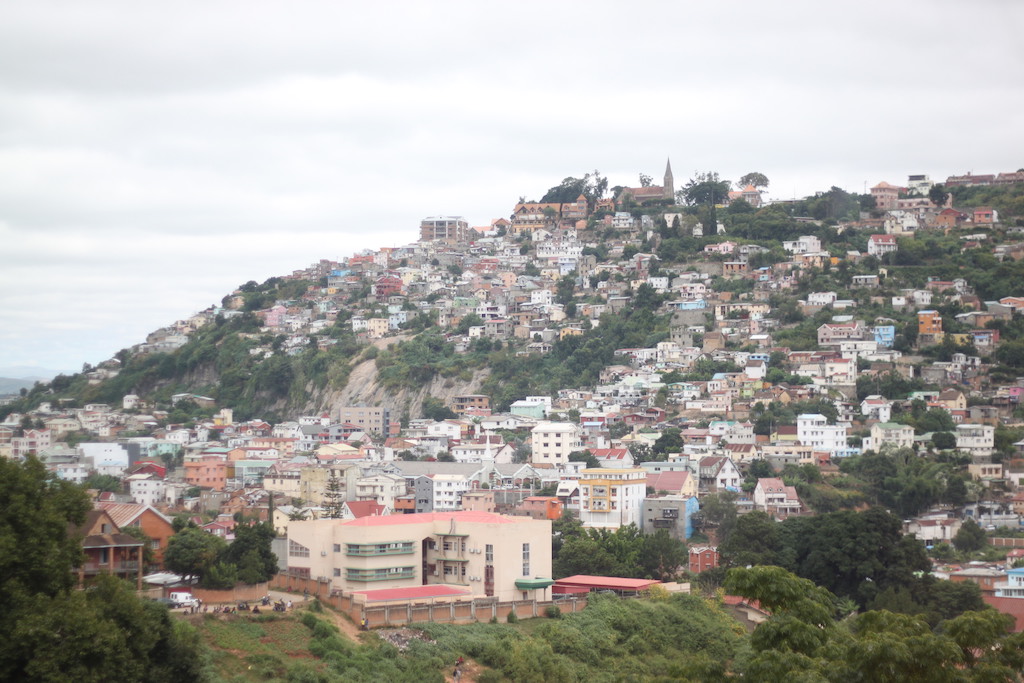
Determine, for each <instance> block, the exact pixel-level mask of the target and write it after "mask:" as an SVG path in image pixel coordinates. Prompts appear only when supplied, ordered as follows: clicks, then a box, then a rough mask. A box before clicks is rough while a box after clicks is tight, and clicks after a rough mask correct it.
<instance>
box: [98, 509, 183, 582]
mask: <svg viewBox="0 0 1024 683" xmlns="http://www.w3.org/2000/svg"><path fill="white" fill-rule="evenodd" d="M96 507H97V508H98V509H101V510H104V511H106V512H107V513H108V514H109V515H110V518H111V519H112V520H113V521H114V523H115V524H117V526H118V528H119V529H125V528H127V527H138V528H139V529H141V530H142V531H143V533H145V534H146V535H147V536H149V538H150V541H149V547H150V549H151V550H152V551H153V563H154V564H155V565H156V566H158V567H162V566H163V562H164V550H165V549H166V548H167V541H168V540H170V538H171V536H173V535H174V527H173V526H172V524H171V520H170V519H169V518H168V517H167V516H166V515H164V514H162V513H161V512H160V511H159V510H157V509H156V508H154V507H152V506H149V505H139V504H136V503H97V504H96Z"/></svg>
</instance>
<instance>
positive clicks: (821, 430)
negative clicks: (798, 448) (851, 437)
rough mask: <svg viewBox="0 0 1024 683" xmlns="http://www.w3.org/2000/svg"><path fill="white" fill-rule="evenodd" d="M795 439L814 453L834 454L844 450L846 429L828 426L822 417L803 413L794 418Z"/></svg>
mask: <svg viewBox="0 0 1024 683" xmlns="http://www.w3.org/2000/svg"><path fill="white" fill-rule="evenodd" d="M796 438H797V441H799V442H800V443H801V444H803V445H804V446H810V447H811V448H813V449H814V450H816V451H829V452H830V453H834V452H835V451H838V450H843V449H845V448H846V427H845V426H843V425H830V424H829V423H828V418H826V417H825V416H824V415H820V414H818V413H804V414H803V415H800V416H798V417H797V418H796Z"/></svg>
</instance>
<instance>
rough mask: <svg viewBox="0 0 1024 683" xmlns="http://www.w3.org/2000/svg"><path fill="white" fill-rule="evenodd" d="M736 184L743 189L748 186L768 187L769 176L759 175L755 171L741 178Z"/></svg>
mask: <svg viewBox="0 0 1024 683" xmlns="http://www.w3.org/2000/svg"><path fill="white" fill-rule="evenodd" d="M736 184H737V185H739V186H740V187H741V188H743V187H746V186H747V185H753V186H754V187H756V188H762V187H768V176H766V175H765V174H764V173H757V172H756V171H754V172H751V173H747V174H746V175H743V176H741V177H740V179H739V181H738V182H737V183H736Z"/></svg>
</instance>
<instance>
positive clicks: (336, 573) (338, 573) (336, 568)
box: [334, 567, 341, 576]
mask: <svg viewBox="0 0 1024 683" xmlns="http://www.w3.org/2000/svg"><path fill="white" fill-rule="evenodd" d="M334 575H335V576H341V569H340V568H339V567H335V568H334Z"/></svg>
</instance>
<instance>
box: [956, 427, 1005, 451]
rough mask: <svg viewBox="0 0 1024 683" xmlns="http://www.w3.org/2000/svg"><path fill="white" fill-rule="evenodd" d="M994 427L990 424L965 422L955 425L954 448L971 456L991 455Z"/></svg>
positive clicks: (994, 433)
mask: <svg viewBox="0 0 1024 683" xmlns="http://www.w3.org/2000/svg"><path fill="white" fill-rule="evenodd" d="M995 435H996V428H995V427H993V426H992V425H980V424H966V425H957V426H956V449H957V450H958V451H964V452H965V453H970V454H971V456H981V457H984V456H988V455H992V451H993V450H994V448H995Z"/></svg>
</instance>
